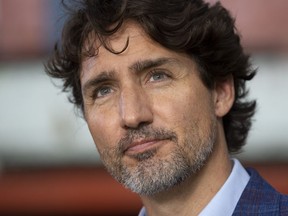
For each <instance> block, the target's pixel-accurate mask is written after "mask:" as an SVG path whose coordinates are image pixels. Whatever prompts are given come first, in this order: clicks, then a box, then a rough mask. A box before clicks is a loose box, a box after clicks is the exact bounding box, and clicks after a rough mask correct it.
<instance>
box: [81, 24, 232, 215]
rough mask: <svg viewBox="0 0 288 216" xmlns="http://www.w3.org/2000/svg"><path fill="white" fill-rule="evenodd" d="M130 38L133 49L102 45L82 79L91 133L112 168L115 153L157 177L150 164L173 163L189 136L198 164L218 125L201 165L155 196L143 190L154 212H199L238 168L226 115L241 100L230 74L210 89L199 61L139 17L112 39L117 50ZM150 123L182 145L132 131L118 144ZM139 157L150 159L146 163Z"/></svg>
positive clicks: (129, 165) (146, 203)
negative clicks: (170, 45) (161, 39)
mask: <svg viewBox="0 0 288 216" xmlns="http://www.w3.org/2000/svg"><path fill="white" fill-rule="evenodd" d="M128 37H129V46H128V48H127V49H126V50H125V51H124V52H123V53H121V54H118V55H115V54H113V53H111V52H109V51H108V50H106V49H105V48H104V47H103V46H101V47H100V48H99V50H98V55H97V56H95V57H93V58H89V59H85V60H84V61H83V63H82V71H81V78H80V79H81V87H82V94H83V98H84V115H85V119H86V121H87V124H88V127H89V130H90V132H91V134H92V137H93V139H94V141H95V143H96V146H97V149H98V151H99V153H100V156H101V158H102V160H103V162H104V164H105V165H106V166H108V167H109V166H110V167H112V166H113V160H114V159H113V158H114V157H116V158H118V159H119V161H114V163H115V164H117V163H121V164H124V165H125V166H126V167H127V169H128V170H130V171H131V170H135V169H137V167H140V166H141V165H143V164H144V165H143V167H145V172H147V174H150V175H153V173H152V174H151V173H150V170H151V169H153V166H152V165H151V164H154V165H155V166H156V164H157V163H158V162H159V163H160V162H161V161H164V160H166V161H169V160H172V159H171V158H172V155H173V152H175V150H176V148H177V149H178V148H183V149H185V150H186V145H187V142H185V139H186V140H187V139H190V140H191V144H190V145H191V146H193V148H192V150H191V148H190V149H189V150H187V151H185V152H186V155H185V156H186V158H187V159H188V160H190V159H191V158H192V159H191V161H189V162H190V163H191V164H193V163H195V161H193V159H195V155H197V152H198V151H199V150H200V149H201V148H204V149H205V148H206V145H207V140H208V139H209V137H208V135H209V134H210V130H211V128H212V129H213V131H214V134H215V136H214V137H213V151H212V153H211V154H209V155H208V156H207V158H205V163H204V165H203V166H201V169H200V170H198V171H197V172H195V173H193V174H191V175H190V176H189V177H187V178H186V179H185V180H184V181H183V182H182V183H181V184H177V185H175V186H173V187H171V188H169V189H166V190H163V191H160V192H158V193H156V194H154V195H151V196H147V195H140V197H141V199H142V201H143V204H144V206H145V208H146V210H147V212H148V215H149V216H153V215H158V216H159V215H160V216H161V215H166V216H167V215H176V214H179V215H197V214H199V212H200V211H201V210H202V209H203V208H204V207H205V206H206V205H207V204H208V203H209V201H210V200H211V199H212V197H213V196H214V195H215V194H216V193H217V191H218V190H219V189H220V188H221V186H222V185H223V184H224V182H225V180H226V179H227V178H228V176H229V174H230V172H231V162H230V159H229V154H228V151H227V144H226V141H225V135H224V131H223V125H222V117H223V116H224V115H225V114H226V113H227V112H228V111H229V110H230V108H231V106H232V103H233V100H234V90H233V89H234V88H233V79H232V78H231V77H228V78H227V79H225V80H222V81H221V82H217V83H216V84H215V87H214V88H213V89H212V90H209V89H207V88H206V86H205V85H204V84H203V82H202V81H201V79H200V77H199V72H198V70H197V66H196V64H195V62H194V61H193V59H191V58H190V57H188V56H187V55H185V54H180V53H176V52H173V51H171V50H168V49H166V48H164V47H162V46H160V45H159V44H157V43H156V42H154V41H152V40H151V39H150V38H149V37H148V36H147V35H146V34H145V33H144V32H143V30H142V29H141V28H140V27H139V26H138V25H137V24H135V23H132V22H128V23H125V25H124V26H122V28H121V30H120V31H119V32H118V33H116V34H115V35H113V36H112V37H111V38H110V41H109V42H110V45H111V47H112V48H113V49H114V50H122V49H123V47H124V46H125V43H126V40H127V38H128ZM96 41H97V40H96ZM96 46H97V44H96ZM151 62H153V64H151ZM155 62H156V63H155ZM147 65H148V66H149V67H148V66H147ZM143 125H144V126H145V127H148V128H153V129H155V128H157V129H158V128H161V129H164V130H167V131H173V133H174V134H175V136H176V137H177V145H176V141H175V140H174V139H170V137H162V138H155V137H152V138H151V137H148V138H147V137H145V136H132V138H131V139H130V140H129V142H127V143H124V144H123V145H121V147H119V145H120V144H119V141H120V140H123V137H125V136H126V135H127V133H128V132H129V131H131V130H138V129H139V128H140V127H142V126H143ZM213 125H214V126H213ZM202 140H203V142H201V141H202ZM120 143H121V142H120ZM115 149H118V151H116V150H115ZM111 152H112V153H113V154H112V153H111ZM151 152H152V153H153V154H152V153H151ZM110 153H111V154H110ZM145 153H151V154H148V156H147V154H145ZM139 155H140V156H141V157H142V156H143V155H144V156H145V157H146V156H147V158H144V156H143V158H144V159H143V158H142V159H141V160H140V159H139V157H138V156H139ZM189 158H190V159H189ZM115 160H116V159H115ZM143 167H142V168H143ZM156 167H157V166H156ZM155 169H156V168H155ZM108 170H109V169H108ZM114 171H115V172H116V173H117V172H119V170H116V169H115V170H114ZM156 171H157V170H156ZM156 171H155V172H156ZM151 172H152V171H151Z"/></svg>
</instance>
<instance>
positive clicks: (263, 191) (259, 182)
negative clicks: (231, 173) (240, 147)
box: [233, 169, 288, 216]
mask: <svg viewBox="0 0 288 216" xmlns="http://www.w3.org/2000/svg"><path fill="white" fill-rule="evenodd" d="M247 171H248V173H249V174H250V180H249V182H248V184H247V186H246V188H245V190H244V191H243V193H242V195H241V198H240V200H239V202H238V204H237V206H236V208H235V210H234V213H233V216H239V215H245V216H246V215H251V216H252V215H253V216H254V215H261V216H274V215H275V216H276V215H281V216H288V196H287V195H283V194H280V193H278V192H277V191H276V190H275V189H274V188H273V187H272V186H271V185H269V184H268V183H267V182H266V181H265V180H264V179H263V178H262V177H261V176H260V175H259V174H258V173H257V172H256V171H255V170H253V169H247ZM287 184H288V182H287Z"/></svg>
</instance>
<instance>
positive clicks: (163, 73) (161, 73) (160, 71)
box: [148, 70, 170, 82]
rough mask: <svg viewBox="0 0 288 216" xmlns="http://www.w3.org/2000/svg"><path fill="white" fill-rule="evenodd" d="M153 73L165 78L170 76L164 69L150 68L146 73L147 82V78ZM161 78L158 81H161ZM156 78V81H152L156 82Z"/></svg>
mask: <svg viewBox="0 0 288 216" xmlns="http://www.w3.org/2000/svg"><path fill="white" fill-rule="evenodd" d="M154 75H164V76H166V77H165V79H166V78H170V75H169V74H168V73H167V72H166V71H164V70H152V71H150V72H149V74H148V78H149V79H148V82H149V80H150V79H151V78H152V77H153V76H154ZM161 80H162V79H160V81H161ZM157 81H158V80H156V81H154V82H157Z"/></svg>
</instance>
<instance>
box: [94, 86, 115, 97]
mask: <svg viewBox="0 0 288 216" xmlns="http://www.w3.org/2000/svg"><path fill="white" fill-rule="evenodd" d="M111 92H112V89H111V88H110V87H107V86H105V87H101V88H99V89H97V91H96V95H95V96H96V98H100V97H104V96H106V95H108V94H110V93H111Z"/></svg>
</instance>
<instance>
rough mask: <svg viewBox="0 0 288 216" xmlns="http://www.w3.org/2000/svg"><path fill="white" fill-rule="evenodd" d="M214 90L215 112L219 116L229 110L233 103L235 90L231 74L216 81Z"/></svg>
mask: <svg viewBox="0 0 288 216" xmlns="http://www.w3.org/2000/svg"><path fill="white" fill-rule="evenodd" d="M214 91H215V95H214V96H215V98H214V104H215V106H214V107H215V114H216V116H217V117H219V118H221V117H223V116H225V115H226V114H227V113H228V112H229V111H230V109H231V107H232V105H233V103H234V99H235V90H234V80H233V76H232V75H231V76H228V77H227V78H225V79H223V80H219V81H216V83H215V89H214Z"/></svg>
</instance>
